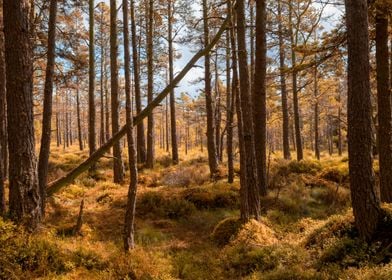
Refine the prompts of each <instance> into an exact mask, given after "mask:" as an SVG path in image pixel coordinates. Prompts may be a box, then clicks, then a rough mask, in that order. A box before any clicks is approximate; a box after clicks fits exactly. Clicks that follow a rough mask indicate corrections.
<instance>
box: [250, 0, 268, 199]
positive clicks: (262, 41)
mask: <svg viewBox="0 0 392 280" xmlns="http://www.w3.org/2000/svg"><path fill="white" fill-rule="evenodd" d="M255 59H256V60H255V76H254V78H253V81H254V86H253V92H252V95H253V96H252V99H253V102H252V103H253V108H252V109H253V123H254V142H255V151H256V164H257V179H258V180H257V187H258V189H259V193H260V195H262V196H266V195H267V141H266V140H267V107H266V84H265V82H266V81H265V79H266V71H267V60H266V59H267V39H266V3H265V0H257V1H256V58H255Z"/></svg>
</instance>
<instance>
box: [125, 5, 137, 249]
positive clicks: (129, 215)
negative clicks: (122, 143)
mask: <svg viewBox="0 0 392 280" xmlns="http://www.w3.org/2000/svg"><path fill="white" fill-rule="evenodd" d="M128 13H129V9H128V0H124V1H123V17H124V21H123V22H124V61H125V62H124V68H125V97H126V123H127V126H128V129H127V141H128V157H129V159H128V160H129V171H130V177H131V178H130V183H129V190H128V202H127V210H126V214H125V221H124V249H125V251H128V250H129V249H131V248H134V247H135V238H134V231H135V230H134V228H135V227H134V223H135V211H136V191H137V156H136V149H135V143H134V139H133V119H132V102H131V71H130V69H131V65H130V62H131V61H130V60H131V56H130V52H129V29H128V22H129V20H128Z"/></svg>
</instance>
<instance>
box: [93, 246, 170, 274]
mask: <svg viewBox="0 0 392 280" xmlns="http://www.w3.org/2000/svg"><path fill="white" fill-rule="evenodd" d="M172 270H173V268H172V264H171V262H170V257H169V256H168V255H164V254H162V253H159V252H156V251H155V252H149V251H146V250H144V249H143V248H140V247H138V248H135V249H134V250H132V252H130V253H127V254H124V253H118V254H115V255H113V257H112V258H111V259H110V260H109V266H108V268H107V269H106V270H105V272H103V273H101V275H100V279H102V280H106V279H130V280H139V279H157V280H158V279H160V280H171V279H173V280H174V279H175V278H174V277H172V276H171V272H172Z"/></svg>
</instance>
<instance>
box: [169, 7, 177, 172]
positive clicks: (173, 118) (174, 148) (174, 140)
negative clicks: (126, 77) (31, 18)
mask: <svg viewBox="0 0 392 280" xmlns="http://www.w3.org/2000/svg"><path fill="white" fill-rule="evenodd" d="M172 2H173V0H168V1H167V13H168V20H167V21H168V22H167V24H168V45H169V83H171V82H172V81H173V78H174V70H173V60H174V59H173V30H172V29H173V7H172V5H173V3H172ZM170 128H171V139H172V141H171V146H172V160H173V164H178V146H177V125H176V99H175V95H174V88H173V89H172V90H171V91H170Z"/></svg>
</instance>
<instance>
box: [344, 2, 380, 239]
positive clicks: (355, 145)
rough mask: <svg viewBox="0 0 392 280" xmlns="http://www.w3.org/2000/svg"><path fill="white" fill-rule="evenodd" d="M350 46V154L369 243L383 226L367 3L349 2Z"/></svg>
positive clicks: (361, 226) (358, 216) (357, 213)
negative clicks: (375, 156)
mask: <svg viewBox="0 0 392 280" xmlns="http://www.w3.org/2000/svg"><path fill="white" fill-rule="evenodd" d="M346 24H347V36H348V37H347V45H348V103H347V115H348V154H349V170H350V172H349V173H350V189H351V200H352V206H353V211H354V217H355V224H356V227H357V229H358V231H359V234H360V236H361V237H362V238H364V239H367V240H369V239H370V238H371V237H372V235H373V234H374V232H375V231H376V228H377V224H378V222H379V219H380V216H381V211H380V199H379V197H378V195H377V192H376V187H375V182H374V173H373V165H372V163H373V159H372V119H371V114H372V108H371V100H370V81H369V68H370V67H369V32H368V7H367V1H366V0H346Z"/></svg>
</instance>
